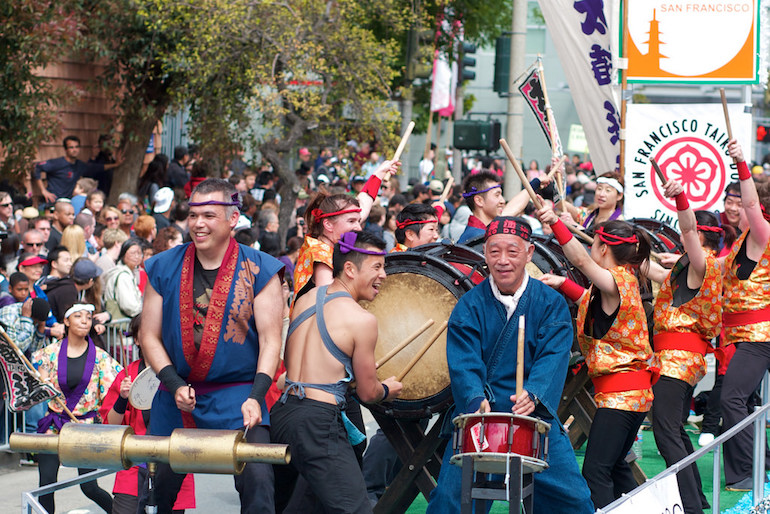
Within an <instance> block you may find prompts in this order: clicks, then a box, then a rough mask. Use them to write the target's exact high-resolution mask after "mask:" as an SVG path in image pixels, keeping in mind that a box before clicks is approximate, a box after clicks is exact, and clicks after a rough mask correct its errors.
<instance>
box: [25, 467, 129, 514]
mask: <svg viewBox="0 0 770 514" xmlns="http://www.w3.org/2000/svg"><path fill="white" fill-rule="evenodd" d="M113 473H115V470H114V469H97V470H95V471H91V472H90V473H86V474H85V475H78V476H77V477H75V478H70V479H69V480H62V481H61V482H55V483H53V484H48V485H44V486H43V487H38V488H37V489H33V490H32V491H25V492H23V493H21V512H22V514H32V513H33V512H37V513H38V514H48V511H47V510H45V509H44V508H43V506H42V505H40V502H39V501H38V498H39V497H40V496H42V495H44V494H48V493H53V492H56V491H59V490H61V489H66V488H68V487H72V486H73V485H80V484H82V483H85V482H90V481H91V480H96V479H98V478H102V477H104V476H107V475H112V474H113Z"/></svg>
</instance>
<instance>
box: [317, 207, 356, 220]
mask: <svg viewBox="0 0 770 514" xmlns="http://www.w3.org/2000/svg"><path fill="white" fill-rule="evenodd" d="M351 212H361V208H360V207H355V208H352V209H344V210H341V211H334V212H324V211H322V210H321V209H313V210H312V212H311V214H312V215H313V219H315V220H322V219H324V218H331V217H332V216H339V215H340V214H348V213H351Z"/></svg>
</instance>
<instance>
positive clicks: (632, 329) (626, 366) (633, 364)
mask: <svg viewBox="0 0 770 514" xmlns="http://www.w3.org/2000/svg"><path fill="white" fill-rule="evenodd" d="M609 272H610V273H611V274H612V277H613V278H614V279H615V283H616V284H617V286H618V291H620V308H619V309H618V314H617V316H616V318H615V320H614V321H613V323H612V326H611V327H610V329H609V331H608V332H607V334H606V335H605V336H604V337H603V338H602V339H594V338H593V337H591V335H589V334H586V333H585V330H584V328H585V323H586V318H587V316H588V310H589V308H590V301H591V297H592V296H593V294H599V290H598V289H596V290H594V289H593V288H594V286H591V288H592V289H591V291H590V294H587V295H584V296H583V299H582V301H581V302H580V308H579V309H578V317H577V326H578V342H579V343H580V351H581V352H582V353H583V356H584V357H585V359H586V365H587V366H588V375H589V376H590V377H592V378H593V377H598V376H603V375H609V374H612V373H622V372H627V371H640V370H646V369H648V367H649V366H648V361H649V359H650V358H651V357H652V348H651V347H650V342H649V333H648V331H647V319H646V318H645V315H644V307H643V306H642V298H641V296H640V294H639V282H638V281H637V280H636V277H635V276H634V274H633V273H632V272H631V270H630V269H629V268H627V267H625V266H617V267H615V268H612V269H610V270H609ZM652 398H653V395H652V388H647V389H637V390H633V391H623V392H617V393H598V394H596V395H595V396H594V400H595V401H596V406H597V407H599V408H609V409H618V410H627V411H632V412H647V411H649V410H650V408H651V406H652Z"/></svg>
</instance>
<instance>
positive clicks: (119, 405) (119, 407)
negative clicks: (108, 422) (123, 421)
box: [112, 396, 128, 414]
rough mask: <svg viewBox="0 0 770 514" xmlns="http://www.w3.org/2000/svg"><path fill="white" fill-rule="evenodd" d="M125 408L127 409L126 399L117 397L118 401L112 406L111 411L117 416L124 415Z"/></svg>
mask: <svg viewBox="0 0 770 514" xmlns="http://www.w3.org/2000/svg"><path fill="white" fill-rule="evenodd" d="M126 407H128V398H123V397H122V396H118V399H117V400H115V404H114V405H113V406H112V409H113V410H114V411H115V412H117V413H118V414H125V413H126Z"/></svg>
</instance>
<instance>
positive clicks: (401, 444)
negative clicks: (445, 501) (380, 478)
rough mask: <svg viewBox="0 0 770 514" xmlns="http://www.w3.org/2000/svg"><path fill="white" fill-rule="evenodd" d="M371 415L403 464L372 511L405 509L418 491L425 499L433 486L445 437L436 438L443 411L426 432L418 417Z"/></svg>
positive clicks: (445, 442)
mask: <svg viewBox="0 0 770 514" xmlns="http://www.w3.org/2000/svg"><path fill="white" fill-rule="evenodd" d="M371 412H372V416H374V419H375V420H376V421H377V423H378V424H379V425H380V428H381V429H382V431H383V432H384V433H385V436H387V438H388V441H390V444H392V445H393V448H394V449H395V450H396V453H397V454H398V458H399V459H400V460H401V462H402V464H403V466H402V467H401V471H399V472H398V474H397V475H396V478H395V479H394V480H393V482H391V484H390V486H389V487H388V488H387V490H386V491H385V493H384V494H383V495H382V497H381V498H380V500H379V501H378V502H377V505H375V507H374V513H375V514H386V513H388V514H389V513H402V512H406V511H407V509H408V508H409V507H410V506H411V504H412V502H413V501H414V499H415V498H416V497H417V495H418V494H420V493H422V494H423V496H425V499H426V500H427V499H428V497H429V496H430V492H431V491H432V490H433V489H434V488H435V487H436V481H438V475H439V472H440V471H441V459H442V456H443V453H444V447H445V446H446V444H447V442H448V440H447V439H442V438H441V437H439V433H440V432H441V427H442V426H443V424H444V419H445V418H446V416H447V412H446V411H445V412H443V413H442V414H441V415H440V416H439V418H438V420H437V421H436V423H435V424H434V425H433V427H431V429H430V430H429V431H428V432H424V431H423V430H422V428H421V427H420V420H408V419H398V418H392V417H390V416H385V415H383V414H380V413H378V412H375V411H371Z"/></svg>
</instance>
